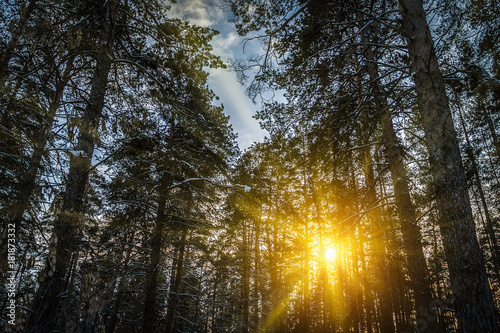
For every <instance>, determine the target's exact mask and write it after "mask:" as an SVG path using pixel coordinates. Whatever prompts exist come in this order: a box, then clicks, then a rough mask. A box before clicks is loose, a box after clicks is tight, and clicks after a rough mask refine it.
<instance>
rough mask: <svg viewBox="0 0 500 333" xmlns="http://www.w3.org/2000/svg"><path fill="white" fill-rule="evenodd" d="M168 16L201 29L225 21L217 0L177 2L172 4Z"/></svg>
mask: <svg viewBox="0 0 500 333" xmlns="http://www.w3.org/2000/svg"><path fill="white" fill-rule="evenodd" d="M169 14H170V16H172V17H176V18H182V19H186V20H188V21H189V22H190V23H191V24H194V25H199V26H202V27H213V26H214V25H216V24H217V23H219V22H220V21H221V20H225V17H224V12H223V11H222V9H221V8H220V7H219V1H217V0H177V1H176V3H175V4H172V9H171V10H170V12H169Z"/></svg>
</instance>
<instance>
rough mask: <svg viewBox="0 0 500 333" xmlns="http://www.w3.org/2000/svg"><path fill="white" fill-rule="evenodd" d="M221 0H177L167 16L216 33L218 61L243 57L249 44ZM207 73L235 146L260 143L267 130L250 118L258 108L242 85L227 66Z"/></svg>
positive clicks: (227, 61) (244, 147)
mask: <svg viewBox="0 0 500 333" xmlns="http://www.w3.org/2000/svg"><path fill="white" fill-rule="evenodd" d="M221 3H222V1H221V0H177V1H176V3H175V4H172V5H171V6H172V8H171V10H170V11H169V13H168V15H170V16H171V17H175V18H181V19H186V20H187V21H189V22H190V23H191V24H194V25H199V26H203V27H210V28H213V29H215V30H218V31H219V32H220V34H219V35H218V36H216V37H214V39H213V41H212V46H213V49H214V50H213V52H214V54H216V55H218V56H220V57H221V59H222V61H224V62H226V63H229V60H230V59H244V58H246V57H247V56H248V52H249V49H250V50H251V47H245V50H246V52H247V53H246V54H245V53H243V41H244V39H243V38H242V37H240V36H239V35H238V34H237V32H236V29H235V28H234V26H232V25H231V24H230V23H229V22H228V21H227V14H226V13H225V12H224V10H223V9H222V8H221V7H220V4H221ZM208 72H209V73H210V76H209V78H208V84H209V86H210V88H211V89H212V90H213V91H214V92H215V94H216V95H217V96H219V98H220V99H219V101H218V103H222V104H223V105H224V112H225V113H226V114H227V115H229V117H230V119H229V122H230V123H231V125H232V126H233V129H234V131H235V132H236V133H237V134H238V145H239V147H240V149H241V150H244V149H246V148H248V147H249V146H250V145H251V144H252V143H253V142H261V141H263V139H264V137H265V136H266V134H267V132H266V131H264V130H262V129H261V128H260V126H259V122H258V121H257V120H256V119H254V118H252V116H253V115H254V114H255V112H256V111H257V110H258V109H259V105H258V104H254V103H253V102H252V101H251V100H250V98H248V97H247V96H246V94H245V87H243V86H241V85H240V83H238V81H237V80H236V73H234V72H232V71H230V70H227V69H208Z"/></svg>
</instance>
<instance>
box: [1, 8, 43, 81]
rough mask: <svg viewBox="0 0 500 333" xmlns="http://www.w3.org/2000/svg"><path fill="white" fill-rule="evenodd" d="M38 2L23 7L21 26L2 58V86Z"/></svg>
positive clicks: (18, 26) (15, 32) (18, 27)
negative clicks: (10, 62)
mask: <svg viewBox="0 0 500 333" xmlns="http://www.w3.org/2000/svg"><path fill="white" fill-rule="evenodd" d="M36 1H37V0H30V2H29V3H28V6H26V7H24V6H23V7H22V8H21V18H20V19H19V24H18V25H17V27H16V29H15V30H14V32H13V33H12V37H11V39H10V41H9V44H7V49H6V50H5V53H4V54H3V55H2V58H1V59H0V85H3V82H4V80H5V72H6V71H7V66H8V65H9V61H10V59H11V58H12V56H13V55H14V51H15V49H16V47H17V45H18V44H19V39H20V38H21V36H22V34H23V33H24V29H25V28H26V24H27V23H28V20H29V18H30V16H31V13H32V12H33V9H35V4H36Z"/></svg>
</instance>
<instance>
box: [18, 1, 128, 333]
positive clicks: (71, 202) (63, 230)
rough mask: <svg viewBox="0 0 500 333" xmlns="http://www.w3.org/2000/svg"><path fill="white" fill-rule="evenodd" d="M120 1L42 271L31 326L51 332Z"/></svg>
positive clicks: (106, 28)
mask: <svg viewBox="0 0 500 333" xmlns="http://www.w3.org/2000/svg"><path fill="white" fill-rule="evenodd" d="M118 2H119V1H109V2H107V3H106V8H105V10H106V14H105V19H104V20H103V25H102V38H101V43H100V44H101V45H100V46H101V47H100V49H99V50H98V52H97V59H96V67H95V71H94V75H93V78H92V86H91V90H90V98H89V101H90V102H89V104H88V106H87V107H86V109H85V111H84V114H83V119H82V124H81V126H80V134H79V137H78V143H77V146H76V150H77V151H78V152H79V153H76V154H75V155H72V156H71V157H70V166H69V173H68V180H67V184H66V189H65V192H64V194H63V202H62V209H61V212H60V213H59V214H58V216H57V217H56V219H55V221H54V234H53V240H54V245H53V247H52V249H51V251H50V253H49V257H48V258H47V264H46V267H45V269H44V271H43V272H42V274H41V280H42V281H41V282H40V286H39V289H38V292H37V295H36V297H35V300H34V306H33V312H32V314H31V316H30V319H29V323H28V325H27V328H28V329H27V330H28V331H29V332H50V331H51V330H55V329H57V327H58V326H59V322H60V320H61V317H63V316H64V309H63V308H62V303H63V302H62V301H63V299H64V298H65V297H67V296H68V295H67V287H68V281H69V272H70V269H71V266H70V265H71V257H72V256H73V255H76V253H77V252H78V248H79V241H80V238H79V235H80V232H81V228H82V226H81V225H82V222H83V221H82V215H83V214H84V202H85V195H86V187H87V182H88V179H89V171H90V168H91V159H92V155H93V153H94V144H95V141H96V136H97V133H98V127H99V122H100V120H101V112H102V109H103V107H104V97H105V94H106V87H107V83H108V73H109V71H110V68H111V64H112V59H111V55H112V44H113V40H114V33H115V18H116V12H117V9H118Z"/></svg>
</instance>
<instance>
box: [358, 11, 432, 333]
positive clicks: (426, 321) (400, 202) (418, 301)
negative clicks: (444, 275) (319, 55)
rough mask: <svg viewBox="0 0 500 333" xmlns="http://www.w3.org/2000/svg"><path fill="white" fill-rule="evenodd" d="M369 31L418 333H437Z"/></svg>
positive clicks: (365, 35) (370, 66) (369, 58)
mask: <svg viewBox="0 0 500 333" xmlns="http://www.w3.org/2000/svg"><path fill="white" fill-rule="evenodd" d="M357 15H358V19H359V20H360V21H361V22H362V21H363V14H362V13H361V12H358V14H357ZM368 29H369V28H367V29H365V31H362V33H361V39H362V41H363V43H364V45H363V48H364V55H365V58H366V64H365V65H366V68H367V71H368V74H369V76H370V82H371V87H372V93H373V95H374V98H375V104H376V106H377V111H378V113H379V115H380V122H381V126H382V141H383V144H384V146H385V150H386V155H387V160H388V163H389V170H390V172H391V179H392V185H393V187H394V200H395V203H396V208H397V213H398V217H399V221H400V224H401V233H402V235H403V244H404V246H405V252H406V256H407V258H408V273H409V275H410V281H411V286H412V289H413V291H414V297H415V309H416V324H417V332H437V331H438V327H437V319H436V312H435V311H434V310H433V308H434V304H433V299H432V292H431V285H430V283H429V276H428V270H427V263H426V261H425V256H424V252H423V249H422V242H421V237H422V236H421V234H420V228H419V226H418V225H417V218H416V212H415V207H414V206H413V203H412V201H411V197H410V187H409V185H408V176H407V173H406V169H405V166H404V161H403V151H402V148H401V146H400V144H399V140H398V138H397V136H396V131H395V130H394V124H393V122H392V118H391V112H390V109H389V103H388V101H387V95H386V92H385V89H384V88H383V86H382V83H381V82H380V77H379V73H378V66H377V62H376V59H375V54H374V52H373V50H372V48H371V47H370V46H369V45H370V37H369V32H368V31H367V30H368Z"/></svg>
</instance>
